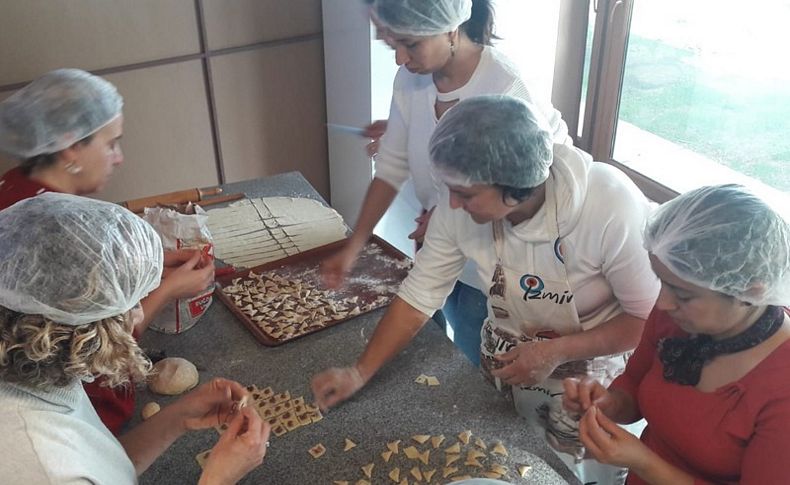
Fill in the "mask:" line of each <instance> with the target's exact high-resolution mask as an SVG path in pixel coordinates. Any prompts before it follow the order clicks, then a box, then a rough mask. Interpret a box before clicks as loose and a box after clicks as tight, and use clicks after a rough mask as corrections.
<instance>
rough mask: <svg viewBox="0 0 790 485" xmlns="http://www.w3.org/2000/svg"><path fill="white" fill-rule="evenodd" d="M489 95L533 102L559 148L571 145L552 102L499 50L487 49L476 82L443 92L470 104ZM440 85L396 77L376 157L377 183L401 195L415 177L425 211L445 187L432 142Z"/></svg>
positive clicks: (403, 72)
mask: <svg viewBox="0 0 790 485" xmlns="http://www.w3.org/2000/svg"><path fill="white" fill-rule="evenodd" d="M484 94H506V95H510V96H514V97H517V98H521V99H524V100H525V101H528V102H530V103H533V104H534V105H535V106H536V107H537V108H538V109H539V110H540V112H541V113H542V114H543V116H544V117H545V119H546V121H547V122H548V123H549V126H550V127H551V129H552V131H553V132H554V141H555V143H568V144H570V138H569V137H568V127H567V126H566V125H565V122H564V121H563V120H562V116H561V114H560V112H559V111H557V110H556V109H554V107H553V106H552V105H551V102H550V101H549V100H541V99H535V98H533V97H532V96H531V95H530V92H529V89H528V88H527V86H526V84H525V82H524V80H523V79H522V78H521V76H520V75H519V73H518V69H517V68H516V67H515V66H514V65H513V64H512V63H511V62H510V61H509V60H508V59H507V58H506V57H505V56H504V54H502V53H501V52H499V51H498V50H496V49H495V48H492V47H489V46H486V47H484V48H483V51H482V53H481V55H480V62H478V64H477V67H476V68H475V71H474V73H473V74H472V77H471V78H470V79H469V81H468V82H467V83H466V84H465V85H464V86H462V87H460V88H458V89H457V90H455V91H452V92H450V93H442V96H447V97H448V99H459V100H464V99H466V98H470V97H473V96H480V95H484ZM436 97H437V90H436V85H435V84H434V83H433V77H432V75H430V74H412V73H410V72H409V71H408V70H407V69H406V68H404V67H401V68H400V69H399V70H398V73H397V75H396V76H395V82H394V86H393V91H392V104H391V106H390V116H389V121H388V124H387V131H386V133H384V136H382V137H381V145H380V146H379V153H378V155H377V156H376V164H375V168H376V178H378V179H380V180H382V181H384V182H386V183H388V184H389V185H391V186H392V187H394V188H395V189H397V190H400V188H401V186H402V185H403V183H404V182H405V181H406V180H407V179H408V178H409V176H411V177H412V179H413V181H414V190H415V192H416V194H417V199H418V200H419V201H420V204H422V207H423V208H424V209H426V210H427V209H430V208H431V207H433V206H435V205H436V203H437V201H438V200H439V193H440V191H441V188H442V185H441V183H440V182H439V181H438V180H434V177H433V176H432V174H431V166H430V157H429V154H428V142H429V141H430V139H431V135H432V134H433V130H434V129H435V128H436V124H437V123H438V120H437V118H436V109H435V104H436Z"/></svg>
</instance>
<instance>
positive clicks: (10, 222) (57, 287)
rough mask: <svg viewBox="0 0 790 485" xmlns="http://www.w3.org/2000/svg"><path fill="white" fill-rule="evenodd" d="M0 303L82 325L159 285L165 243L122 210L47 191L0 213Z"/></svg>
mask: <svg viewBox="0 0 790 485" xmlns="http://www.w3.org/2000/svg"><path fill="white" fill-rule="evenodd" d="M0 227H2V231H0V305H2V306H4V307H6V308H9V309H11V310H14V311H17V312H20V313H25V314H28V315H42V316H44V317H46V318H48V319H50V320H52V321H54V322H57V323H62V324H66V325H82V324H86V323H91V322H95V321H98V320H101V319H104V318H108V317H112V316H115V315H121V314H123V313H125V312H127V311H129V310H130V309H131V308H132V307H134V306H135V305H136V304H137V303H138V302H139V301H140V299H142V298H143V297H144V296H146V295H147V294H148V293H149V292H150V291H151V290H153V289H155V288H156V287H157V286H158V285H159V278H160V276H161V274H162V258H163V251H162V242H161V240H160V239H159V236H158V235H157V233H156V231H154V229H153V228H152V227H151V226H150V225H149V224H148V223H147V222H145V221H143V220H142V219H141V218H140V217H138V216H136V215H134V214H133V213H131V212H129V211H128V210H126V209H124V208H123V207H121V206H119V205H116V204H111V203H109V202H102V201H97V200H93V199H88V198H84V197H79V196H76V195H68V194H56V193H44V194H41V195H39V196H37V197H33V198H30V199H25V200H23V201H20V202H17V203H16V204H14V205H13V206H11V207H9V208H7V209H5V210H3V211H0Z"/></svg>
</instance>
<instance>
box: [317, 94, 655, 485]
mask: <svg viewBox="0 0 790 485" xmlns="http://www.w3.org/2000/svg"><path fill="white" fill-rule="evenodd" d="M430 153H431V157H432V160H433V164H434V167H435V169H436V171H437V176H438V177H439V179H441V180H442V181H443V182H444V183H445V184H446V185H447V187H448V189H449V194H447V195H445V196H444V197H443V198H442V200H441V201H440V202H439V204H438V206H437V209H436V213H435V214H434V216H433V218H432V220H431V225H430V226H429V228H428V233H427V237H426V239H425V246H424V247H423V248H422V249H421V250H420V251H419V252H418V253H417V258H416V261H415V264H414V268H413V269H412V270H411V272H410V273H409V275H408V277H407V278H406V280H405V281H404V283H403V285H402V286H401V288H400V291H399V292H398V296H397V298H395V300H394V301H393V303H392V304H391V305H390V307H389V309H388V311H387V313H386V314H385V315H384V317H383V318H382V320H381V322H380V323H379V325H378V327H377V328H376V331H375V333H374V334H373V337H372V338H371V341H370V343H369V344H368V346H367V348H366V349H365V351H364V353H363V354H362V356H360V357H359V359H358V360H357V363H356V365H354V366H353V367H350V368H344V369H330V370H328V371H325V372H324V373H321V374H319V375H317V376H316V377H314V379H313V392H314V394H315V395H316V398H317V400H318V402H319V404H320V405H322V406H324V407H326V406H332V405H334V404H337V403H339V402H340V401H342V400H344V399H346V398H348V397H350V396H351V395H352V394H353V393H354V392H356V391H357V390H358V389H359V388H361V387H362V386H363V385H364V384H365V383H366V382H367V381H368V380H370V378H371V377H372V376H373V375H374V374H375V373H376V372H377V371H378V370H379V369H380V368H381V367H382V366H383V365H384V364H385V363H386V362H387V361H389V360H390V359H392V358H393V357H394V356H395V355H396V354H397V353H398V352H400V351H401V350H402V349H403V348H405V347H406V346H407V345H408V343H409V342H410V341H411V339H412V338H413V337H414V335H415V334H416V333H417V332H418V331H419V329H420V328H421V327H422V326H423V325H424V324H425V322H426V320H427V319H428V315H431V314H432V313H433V311H435V310H436V309H437V308H439V307H441V305H442V302H443V301H444V299H445V297H446V296H447V295H448V294H449V293H450V291H451V290H452V287H453V284H454V283H455V281H456V279H457V278H458V276H459V275H460V274H461V271H462V270H463V268H464V265H465V263H466V261H467V260H472V261H474V262H475V263H476V265H477V268H478V275H479V277H480V279H482V280H485V281H488V282H489V285H488V289H487V291H486V293H487V295H488V309H489V315H488V319H487V321H486V324H485V325H484V327H483V329H482V345H481V346H480V347H479V351H480V354H481V362H482V367H483V369H484V371H485V372H488V373H489V374H490V376H491V377H492V379H493V380H495V382H496V384H497V385H498V386H499V387H500V388H502V389H503V390H505V391H507V393H508V395H512V397H513V398H514V400H515V405H516V409H517V410H518V411H519V413H520V414H522V415H523V416H525V417H526V418H527V419H528V421H529V422H530V424H531V425H534V426H539V427H540V429H544V427H545V430H546V433H545V434H546V436H547V438H548V440H549V442H550V443H551V444H553V445H554V446H555V448H556V449H557V451H558V452H561V454H560V456H561V457H562V458H564V459H565V460H566V461H567V462H568V463H569V464H571V465H572V466H574V468H575V471H576V472H577V473H578V474H579V476H580V477H582V479H583V480H585V481H590V480H598V481H599V482H601V483H613V482H614V480H616V477H617V476H620V475H624V472H623V471H621V470H619V469H614V468H613V467H600V466H599V465H598V464H597V463H595V462H594V460H581V456H580V448H581V446H580V444H579V443H578V439H577V434H576V429H575V426H574V423H573V422H572V420H570V419H567V416H564V415H563V411H562V403H561V401H560V398H559V397H549V395H551V396H559V395H561V394H562V378H563V377H568V376H597V377H598V378H600V379H602V380H604V381H607V382H608V381H611V380H612V379H613V378H614V377H615V376H617V375H618V374H619V373H620V372H622V370H623V367H624V366H625V353H626V352H628V351H630V350H632V349H633V348H634V347H636V344H637V343H638V342H639V338H640V335H641V333H642V326H643V323H644V319H645V318H646V317H647V315H648V313H649V312H650V309H651V308H652V307H653V303H654V302H655V298H656V295H657V294H658V290H659V284H658V280H657V279H656V277H655V275H654V274H652V272H651V271H650V264H649V261H648V258H647V252H646V251H645V250H644V248H643V247H642V238H641V230H642V227H643V226H644V221H645V218H646V216H647V214H648V212H649V210H650V205H649V204H648V201H647V200H646V199H645V198H644V196H643V195H642V194H641V192H639V189H637V188H636V186H635V185H634V184H633V183H632V182H631V181H630V180H629V179H628V178H627V177H626V176H625V174H623V173H622V172H620V171H618V170H617V169H615V168H614V167H612V166H611V165H606V164H602V163H596V162H593V161H592V159H591V158H590V156H589V155H587V154H586V153H584V152H582V151H580V150H578V149H575V148H572V147H568V146H565V145H555V144H553V143H552V135H551V132H550V131H549V130H548V128H547V127H546V125H545V122H544V121H543V120H542V118H541V117H540V116H539V114H537V112H536V111H535V108H534V107H532V106H530V105H528V104H527V103H525V102H524V101H522V100H519V99H517V98H513V97H508V96H479V97H475V98H470V99H467V100H464V101H461V102H460V103H458V105H457V106H455V107H454V108H453V109H452V110H450V111H449V112H448V113H447V114H446V115H445V116H444V117H443V118H442V120H441V121H440V122H439V125H438V126H437V127H436V131H435V132H434V135H433V137H432V139H431V152H430ZM613 201H617V203H613ZM510 386H512V389H511V387H510ZM481 411H483V410H481ZM519 425H522V424H518V422H517V421H514V426H519ZM577 458H578V459H579V461H581V463H579V464H578V466H575V465H576V464H575V462H576V461H577Z"/></svg>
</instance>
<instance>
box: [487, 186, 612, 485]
mask: <svg viewBox="0 0 790 485" xmlns="http://www.w3.org/2000/svg"><path fill="white" fill-rule="evenodd" d="M546 188H547V191H546V202H545V208H546V211H547V213H546V221H547V222H548V223H549V224H551V229H552V230H553V234H555V235H556V239H555V241H554V243H553V244H552V243H537V244H525V245H524V247H525V252H524V254H523V255H509V256H510V258H509V260H510V261H519V262H520V263H521V262H523V264H519V266H520V268H515V267H509V266H506V265H504V264H503V261H504V260H505V258H504V256H505V255H504V254H503V253H504V248H505V234H504V224H503V222H502V221H495V222H494V223H493V224H492V226H493V231H494V245H495V249H496V255H497V265H496V269H495V271H494V275H493V278H492V280H491V287H490V289H489V291H488V301H489V305H490V306H491V308H490V313H489V319H488V320H487V321H486V323H485V324H484V326H483V330H482V344H481V349H480V351H481V359H480V363H481V368H482V369H483V372H484V374H485V375H486V376H487V377H488V378H489V379H490V380H491V381H492V382H493V383H494V384H495V385H496V387H497V389H499V390H500V391H505V392H507V391H510V393H509V394H511V395H512V398H513V401H514V404H515V407H516V410H517V411H518V413H519V414H520V415H521V416H523V417H525V418H526V419H527V422H528V423H529V425H530V426H533V427H539V428H540V429H541V432H542V431H543V430H545V437H546V440H547V441H548V443H549V444H550V445H551V447H552V449H554V450H555V451H556V452H558V453H557V454H558V456H559V457H560V458H562V459H563V461H564V462H565V463H566V464H568V465H569V467H570V468H571V469H572V470H573V471H574V472H575V473H576V475H577V476H578V477H579V479H580V480H582V482H583V483H589V482H592V483H599V484H613V483H623V482H624V480H625V471H624V470H623V469H621V468H616V467H611V466H608V465H602V464H600V463H598V462H596V461H595V460H592V459H584V453H585V450H584V446H583V445H582V444H581V442H580V441H579V439H578V418H579V417H578V416H570V415H568V413H567V412H566V411H565V410H564V409H563V407H562V394H563V386H562V380H563V379H565V378H566V377H583V376H590V377H593V378H595V379H597V380H599V381H600V382H601V383H602V384H603V385H604V386H607V385H608V384H609V383H610V382H611V381H612V380H613V379H614V378H615V377H617V375H619V374H620V373H621V372H622V371H623V369H624V367H625V361H626V355H624V354H619V355H612V356H604V357H596V358H594V359H589V360H584V361H573V362H567V363H565V364H563V365H561V366H559V367H557V369H555V370H554V372H553V373H552V374H551V376H550V377H549V378H547V379H546V380H545V381H544V382H542V383H539V384H536V385H534V386H514V387H512V388H511V386H509V385H507V384H505V383H503V382H501V381H500V380H499V379H497V378H494V377H493V376H492V375H491V374H490V371H491V369H492V368H497V367H500V366H501V365H500V364H499V363H498V362H497V361H496V360H495V359H494V355H498V354H503V353H505V352H507V351H509V350H510V349H512V348H513V347H514V346H515V345H516V344H518V343H520V342H530V341H535V340H546V339H551V338H556V337H559V336H563V335H569V334H574V333H578V332H582V331H583V327H582V322H581V321H580V319H579V314H578V312H577V311H576V304H575V302H574V295H573V289H572V288H571V287H570V284H569V282H568V275H567V273H566V270H565V263H564V261H565V259H566V258H568V257H573V255H568V254H563V248H562V244H561V243H562V238H561V236H560V234H559V224H558V222H557V204H556V199H555V196H554V191H553V190H549V189H550V188H551V184H547V187H546ZM514 256H515V257H514ZM620 313H622V309H621V308H620V305H619V303H618V302H617V301H616V300H615V301H613V302H611V303H609V304H608V305H605V306H604V307H602V308H599V309H598V310H596V311H595V312H593V313H592V314H590V315H587V316H585V318H584V328H588V329H589V328H593V327H595V326H597V325H598V324H600V323H603V322H605V321H608V320H609V319H611V318H612V317H614V316H616V315H618V314H620Z"/></svg>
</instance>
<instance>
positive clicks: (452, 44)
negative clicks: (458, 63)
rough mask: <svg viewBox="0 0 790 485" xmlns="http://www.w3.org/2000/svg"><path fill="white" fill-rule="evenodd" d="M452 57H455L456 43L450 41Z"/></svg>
mask: <svg viewBox="0 0 790 485" xmlns="http://www.w3.org/2000/svg"><path fill="white" fill-rule="evenodd" d="M450 57H455V42H453V41H452V40H451V41H450Z"/></svg>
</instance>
